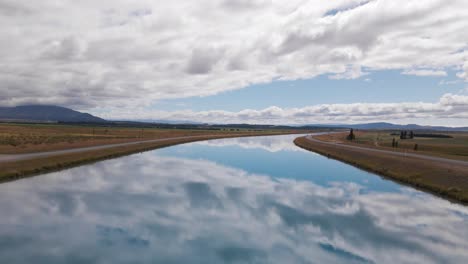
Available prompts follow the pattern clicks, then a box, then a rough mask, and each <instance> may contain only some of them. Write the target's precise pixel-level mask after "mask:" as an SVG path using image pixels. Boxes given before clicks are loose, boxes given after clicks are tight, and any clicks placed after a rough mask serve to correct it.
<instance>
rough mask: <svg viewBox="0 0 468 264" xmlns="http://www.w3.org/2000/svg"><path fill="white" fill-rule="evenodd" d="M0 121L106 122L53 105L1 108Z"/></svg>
mask: <svg viewBox="0 0 468 264" xmlns="http://www.w3.org/2000/svg"><path fill="white" fill-rule="evenodd" d="M0 120H15V121H40V122H85V123H103V122H107V121H106V120H104V119H102V118H99V117H96V116H93V115H90V114H88V113H81V112H78V111H75V110H72V109H69V108H65V107H60V106H53V105H24V106H15V107H0Z"/></svg>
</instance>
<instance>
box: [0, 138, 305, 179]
mask: <svg viewBox="0 0 468 264" xmlns="http://www.w3.org/2000/svg"><path fill="white" fill-rule="evenodd" d="M291 134H297V132H296V133H294V132H284V133H274V132H273V133H271V132H270V133H255V134H227V135H219V134H214V135H209V134H208V135H199V136H196V137H193V136H187V137H177V138H165V139H158V140H149V141H148V140H147V141H146V142H145V141H143V142H138V141H136V142H129V144H127V145H120V146H109V147H106V145H98V146H95V147H96V149H94V150H83V151H79V149H71V150H75V151H71V152H69V153H64V154H58V155H52V156H49V157H48V156H45V157H37V158H31V159H23V160H16V161H6V162H0V166H1V168H2V169H1V170H0V183H5V182H11V181H15V180H19V179H23V178H27V177H33V176H38V175H41V174H44V173H49V172H55V171H61V170H65V169H69V168H72V167H76V166H81V165H86V164H92V163H95V162H99V161H103V160H107V159H112V158H117V157H123V156H127V155H131V154H136V153H140V152H145V151H151V150H155V149H159V148H165V147H170V146H175V145H180V144H184V143H191V142H196V141H205V140H213V139H223V138H239V137H256V136H279V135H291ZM65 151H66V150H65ZM19 155H24V154H19Z"/></svg>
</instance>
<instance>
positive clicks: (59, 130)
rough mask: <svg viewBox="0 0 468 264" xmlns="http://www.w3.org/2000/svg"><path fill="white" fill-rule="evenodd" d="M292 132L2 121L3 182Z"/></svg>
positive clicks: (0, 165)
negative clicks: (198, 144) (189, 145)
mask: <svg viewBox="0 0 468 264" xmlns="http://www.w3.org/2000/svg"><path fill="white" fill-rule="evenodd" d="M302 132H303V131H302ZM290 133H298V131H290V130H264V131H258V130H257V131H250V130H242V129H224V130H189V129H157V128H143V129H142V128H122V127H88V126H69V125H43V124H37V125H36V124H1V125H0V181H8V180H14V179H18V178H22V177H25V176H28V175H33V174H39V173H43V172H47V171H53V170H58V169H63V168H67V167H71V166H75V165H79V164H84V163H89V162H93V161H97V160H102V159H106V158H112V157H117V156H123V155H127V154H131V153H136V152H141V151H145V150H150V149H155V148H161V147H166V146H171V145H175V144H181V143H186V142H192V141H198V140H207V139H216V138H227V137H243V136H260V135H279V134H290Z"/></svg>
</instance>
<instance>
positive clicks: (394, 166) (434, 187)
mask: <svg viewBox="0 0 468 264" xmlns="http://www.w3.org/2000/svg"><path fill="white" fill-rule="evenodd" d="M294 143H295V144H296V145H297V146H299V147H301V148H303V149H306V150H309V151H313V152H316V153H319V154H322V155H324V156H327V157H329V158H333V159H337V160H340V161H343V162H346V163H348V164H351V165H353V166H356V167H358V168H361V169H364V170H367V171H370V172H374V173H377V174H379V175H382V176H385V177H388V178H390V179H392V180H395V181H397V182H400V183H403V184H407V185H410V186H413V187H416V188H417V189H420V190H423V191H427V192H431V193H433V194H436V195H438V196H440V197H443V198H446V199H449V200H452V201H456V202H459V203H462V204H465V205H466V204H468V167H467V166H463V165H453V164H446V163H444V162H435V161H427V160H424V159H420V158H415V157H399V156H394V155H391V154H386V153H375V152H369V151H366V150H361V149H351V148H346V147H343V146H340V144H336V145H333V144H326V143H321V142H315V141H310V140H307V139H306V138H305V137H299V138H296V139H295V140H294Z"/></svg>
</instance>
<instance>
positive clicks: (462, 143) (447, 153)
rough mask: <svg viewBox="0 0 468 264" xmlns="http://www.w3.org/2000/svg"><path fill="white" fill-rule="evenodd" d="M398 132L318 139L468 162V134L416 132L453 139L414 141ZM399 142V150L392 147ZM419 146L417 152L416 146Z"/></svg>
mask: <svg viewBox="0 0 468 264" xmlns="http://www.w3.org/2000/svg"><path fill="white" fill-rule="evenodd" d="M392 132H393V133H398V132H397V131H385V130H383V131H356V132H355V135H356V139H355V140H353V141H349V140H346V136H347V134H348V133H331V134H324V135H320V136H318V137H317V138H318V139H320V140H323V141H329V142H336V143H340V144H346V145H356V146H363V147H370V148H377V149H383V150H391V151H394V152H397V151H398V152H403V153H417V154H423V155H431V156H437V157H444V158H448V159H457V160H465V161H468V132H415V133H416V134H428V133H431V134H439V135H447V136H451V137H452V138H427V137H415V138H413V139H400V138H399V136H398V135H391V134H392ZM393 139H395V140H396V141H397V142H398V148H393V147H392V140H393ZM415 144H417V145H418V146H417V150H416V151H415V150H414V146H415Z"/></svg>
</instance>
